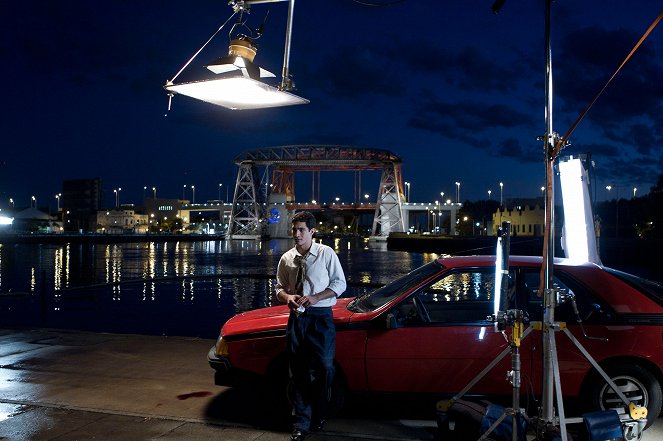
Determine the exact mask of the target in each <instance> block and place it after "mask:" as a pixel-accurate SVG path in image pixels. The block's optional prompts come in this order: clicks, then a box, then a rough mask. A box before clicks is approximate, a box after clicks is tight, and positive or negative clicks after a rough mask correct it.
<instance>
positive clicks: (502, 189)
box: [500, 182, 504, 207]
mask: <svg viewBox="0 0 663 441" xmlns="http://www.w3.org/2000/svg"><path fill="white" fill-rule="evenodd" d="M503 194H504V183H503V182H500V207H501V206H502V205H503V203H502V201H503V198H502V196H503Z"/></svg>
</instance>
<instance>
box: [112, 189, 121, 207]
mask: <svg viewBox="0 0 663 441" xmlns="http://www.w3.org/2000/svg"><path fill="white" fill-rule="evenodd" d="M121 191H122V189H121V188H118V189H117V190H116V189H113V193H115V208H118V207H119V206H120V192H121Z"/></svg>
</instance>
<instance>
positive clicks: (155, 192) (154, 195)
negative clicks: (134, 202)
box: [152, 187, 157, 199]
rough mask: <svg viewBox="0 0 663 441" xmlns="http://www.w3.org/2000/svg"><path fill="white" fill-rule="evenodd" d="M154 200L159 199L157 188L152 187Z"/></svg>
mask: <svg viewBox="0 0 663 441" xmlns="http://www.w3.org/2000/svg"><path fill="white" fill-rule="evenodd" d="M152 198H153V199H156V198H157V188H156V187H152Z"/></svg>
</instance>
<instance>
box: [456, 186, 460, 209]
mask: <svg viewBox="0 0 663 441" xmlns="http://www.w3.org/2000/svg"><path fill="white" fill-rule="evenodd" d="M459 202H460V182H456V203H457V204H458V203H459Z"/></svg>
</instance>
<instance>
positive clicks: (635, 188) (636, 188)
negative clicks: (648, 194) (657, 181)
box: [633, 187, 638, 198]
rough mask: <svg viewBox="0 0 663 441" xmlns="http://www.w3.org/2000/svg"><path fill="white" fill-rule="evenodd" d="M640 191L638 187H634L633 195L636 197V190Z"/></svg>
mask: <svg viewBox="0 0 663 441" xmlns="http://www.w3.org/2000/svg"><path fill="white" fill-rule="evenodd" d="M636 191H638V187H633V197H634V198H635V192H636Z"/></svg>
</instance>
